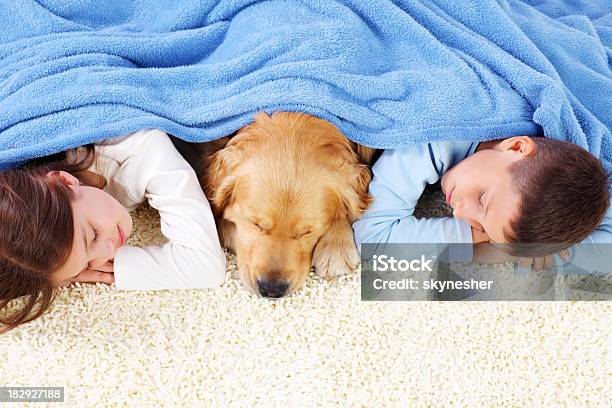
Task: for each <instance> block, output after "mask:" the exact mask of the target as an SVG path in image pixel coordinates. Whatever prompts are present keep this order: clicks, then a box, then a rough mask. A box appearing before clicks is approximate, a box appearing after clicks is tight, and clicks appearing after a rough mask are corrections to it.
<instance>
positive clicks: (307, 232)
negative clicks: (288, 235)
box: [293, 228, 313, 239]
mask: <svg viewBox="0 0 612 408" xmlns="http://www.w3.org/2000/svg"><path fill="white" fill-rule="evenodd" d="M312 231H313V230H312V229H311V228H309V229H305V230H302V231H300V232H298V233H296V234H295V235H294V236H293V239H300V238H304V237H306V236H307V235H310V234H312Z"/></svg>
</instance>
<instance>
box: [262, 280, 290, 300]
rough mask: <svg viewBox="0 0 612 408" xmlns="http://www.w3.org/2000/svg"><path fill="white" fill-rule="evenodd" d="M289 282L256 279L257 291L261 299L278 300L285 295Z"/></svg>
mask: <svg viewBox="0 0 612 408" xmlns="http://www.w3.org/2000/svg"><path fill="white" fill-rule="evenodd" d="M288 289H289V282H287V281H286V280H285V279H257V290H258V291H259V293H260V294H261V296H263V297H267V298H280V297H283V296H285V295H286V294H287V290H288Z"/></svg>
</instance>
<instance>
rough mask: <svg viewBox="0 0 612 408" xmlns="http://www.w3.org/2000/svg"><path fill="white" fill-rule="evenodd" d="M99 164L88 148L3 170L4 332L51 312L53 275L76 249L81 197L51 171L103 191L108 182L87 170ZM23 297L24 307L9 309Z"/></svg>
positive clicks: (0, 307) (0, 258)
mask: <svg viewBox="0 0 612 408" xmlns="http://www.w3.org/2000/svg"><path fill="white" fill-rule="evenodd" d="M94 160H95V148H94V146H93V145H87V146H83V147H81V148H77V149H72V150H69V151H66V152H61V153H57V154H54V155H51V156H47V157H43V158H39V159H34V160H32V161H30V162H28V163H26V164H25V165H24V166H21V167H17V168H13V169H8V170H4V171H2V172H0V334H1V333H5V332H7V331H9V330H11V329H13V328H15V327H17V326H18V325H20V324H22V323H26V322H29V321H31V320H34V319H36V318H38V317H40V316H41V315H42V314H43V313H44V312H45V311H46V310H47V309H48V308H49V306H50V305H51V303H52V302H53V300H54V299H55V295H56V292H55V287H54V284H53V283H52V279H51V277H52V276H51V275H52V273H53V272H54V271H55V270H57V269H58V268H59V267H60V266H61V265H62V264H63V263H64V262H66V260H67V258H68V256H69V254H70V251H71V249H72V242H73V238H74V225H73V224H74V223H73V218H72V217H73V215H72V207H71V205H70V203H71V201H72V200H74V199H75V198H76V197H75V195H74V191H73V190H72V189H71V188H69V187H68V186H67V185H65V184H64V183H63V182H62V181H61V180H60V179H59V178H50V177H47V173H48V172H53V171H60V170H63V171H66V172H68V173H70V174H72V175H73V176H75V177H76V178H77V179H79V181H80V182H81V183H82V184H86V185H90V186H94V187H99V188H103V187H104V184H105V180H104V178H103V177H102V176H99V175H97V174H95V173H92V172H90V171H87V170H86V169H87V168H89V167H90V166H91V165H92V164H93V162H94ZM23 296H25V297H26V298H25V302H24V304H23V307H21V308H19V309H17V308H14V307H10V306H13V305H12V301H13V300H15V299H17V298H20V297H23ZM37 305H38V307H36V306H37Z"/></svg>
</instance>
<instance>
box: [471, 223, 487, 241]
mask: <svg viewBox="0 0 612 408" xmlns="http://www.w3.org/2000/svg"><path fill="white" fill-rule="evenodd" d="M471 229H472V243H474V244H479V243H481V242H489V241H490V240H491V238H489V236H488V235H487V233H486V232H484V231H479V230H477V229H475V228H474V227H472V228H471Z"/></svg>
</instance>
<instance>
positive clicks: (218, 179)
mask: <svg viewBox="0 0 612 408" xmlns="http://www.w3.org/2000/svg"><path fill="white" fill-rule="evenodd" d="M239 153H240V152H239V149H238V148H237V147H236V146H226V147H225V148H224V149H221V150H219V151H217V152H216V153H214V154H212V155H210V156H205V157H203V158H202V162H201V169H202V171H201V172H200V184H201V185H202V188H203V190H204V193H205V194H206V197H208V199H209V200H210V201H211V202H212V204H213V211H214V213H215V215H216V216H218V217H220V216H221V215H222V214H223V210H224V209H225V207H227V206H228V205H229V204H230V203H231V201H232V194H233V191H234V186H235V185H236V180H237V176H236V175H235V172H236V170H237V167H238V164H239V163H240V157H239V156H240V154H239Z"/></svg>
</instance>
